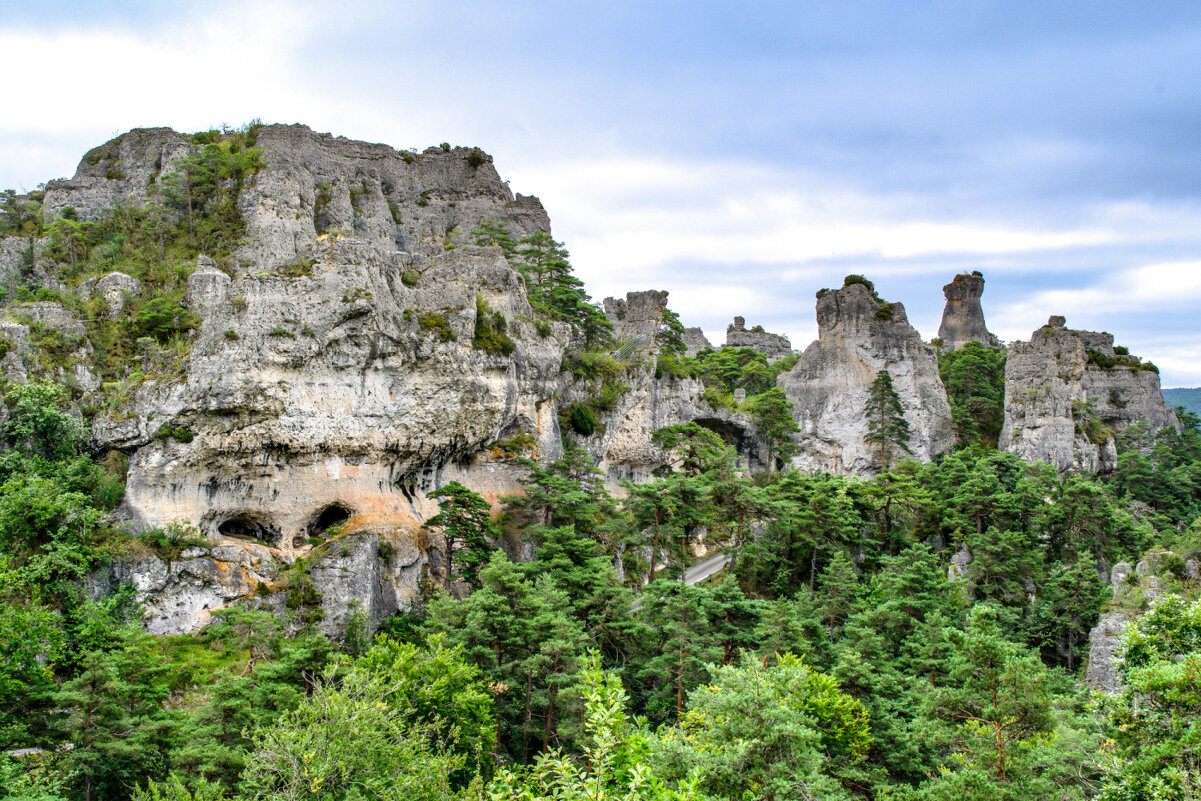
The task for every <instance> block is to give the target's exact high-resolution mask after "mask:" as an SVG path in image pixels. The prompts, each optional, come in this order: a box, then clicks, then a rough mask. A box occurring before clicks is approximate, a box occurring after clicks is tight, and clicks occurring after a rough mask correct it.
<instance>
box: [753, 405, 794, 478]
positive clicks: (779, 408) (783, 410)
mask: <svg viewBox="0 0 1201 801" xmlns="http://www.w3.org/2000/svg"><path fill="white" fill-rule="evenodd" d="M750 405H751V416H752V418H753V419H754V421H755V428H756V429H757V430H758V431H759V434H760V436H762V437H763V439H764V440H766V442H767V462H768V465H769V466H771V467H775V466H776V465H777V461H780V462H787V461H788V460H789V459H791V458H792V456H793V454H795V453H796V443H795V442H793V441H792V435H793V434H795V433H797V432H799V431H800V430H801V429H800V426H798V425H797V422H796V419H795V418H794V417H793V416H792V403H790V402H789V400H788V398H787V397H786V396H785V395H784V390H782V389H780V388H779V387H772V388H771V389H769V390H767V392H764V393H763V394H761V395H756V396H755V397H754V399H752V400H751V401H750Z"/></svg>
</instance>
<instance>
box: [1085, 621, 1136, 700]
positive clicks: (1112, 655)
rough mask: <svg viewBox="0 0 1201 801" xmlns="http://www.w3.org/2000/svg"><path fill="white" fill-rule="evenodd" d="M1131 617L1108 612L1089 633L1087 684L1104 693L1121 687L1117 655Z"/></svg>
mask: <svg viewBox="0 0 1201 801" xmlns="http://www.w3.org/2000/svg"><path fill="white" fill-rule="evenodd" d="M1129 622H1130V616H1129V615H1127V614H1126V613H1124V612H1107V613H1106V614H1104V615H1101V619H1100V620H1099V621H1098V622H1097V625H1096V626H1094V627H1093V629H1092V631H1090V632H1089V633H1088V642H1089V647H1088V672H1087V674H1086V676H1085V683H1086V684H1087V685H1088V686H1089V687H1091V688H1092V689H1094V690H1098V691H1100V692H1104V693H1112V692H1116V691H1117V690H1118V688H1119V687H1120V684H1121V683H1120V681H1119V680H1118V672H1117V653H1118V649H1119V646H1120V645H1121V643H1122V635H1123V634H1125V633H1126V624H1127V623H1129Z"/></svg>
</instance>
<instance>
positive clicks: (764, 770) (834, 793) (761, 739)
mask: <svg viewBox="0 0 1201 801" xmlns="http://www.w3.org/2000/svg"><path fill="white" fill-rule="evenodd" d="M770 662H771V663H772V664H770V665H769V664H765V662H764V661H760V660H758V659H755V658H753V657H749V656H748V657H747V658H745V659H744V660H743V661H742V663H741V664H739V665H728V666H724V667H720V668H718V669H717V670H715V671H714V674H713V678H712V681H711V682H710V683H709V684H706V685H703V686H701V687H699V688H698V689H697V690H696V691H695V692H694V693H693V694H692V695H691V697H690V698H689V699H688V711H687V713H685V715H684V716H683V718H682V719H681V721H680V726H679V728H678V729H667V730H664V731H663V733H662V734H661V735H660V737H659V739H658V740H657V741H656V742H655V743H654V745H653V757H652V765H654V766H656V767H657V772H659V773H661V774H663V775H665V776H668V777H677V778H684V777H686V776H687V775H688V774H689V773H690V772H698V773H699V778H700V789H701V790H703V791H705V792H706V793H709V794H710V795H712V796H715V797H718V798H756V799H763V801H776V800H777V799H780V800H781V801H782V800H783V799H793V798H806V797H807V798H827V799H850V798H851V797H852V796H851V794H850V793H849V792H847V791H846V790H845V789H843V787H842V786H841V783H840V781H839V779H840V778H842V777H843V776H846V777H847V778H848V779H849V778H850V777H851V776H855V775H856V774H857V773H858V767H859V766H860V765H861V764H862V763H863V761H864V759H865V757H866V756H867V751H868V746H869V744H870V741H871V738H870V733H869V726H868V717H867V712H866V711H865V710H864V708H863V705H862V704H860V703H859V701H857V700H855V699H854V698H852V697H851V696H849V695H847V694H846V693H843V692H842V691H841V690H840V689H839V687H838V683H837V682H836V681H835V680H834V679H833V678H831V677H830V676H827V675H826V674H824V673H820V672H818V671H816V670H813V669H811V668H809V667H808V666H807V665H805V663H804V661H803V660H802V659H801V658H800V657H797V656H795V655H793V654H781V655H779V656H777V657H775V658H774V659H771V660H770Z"/></svg>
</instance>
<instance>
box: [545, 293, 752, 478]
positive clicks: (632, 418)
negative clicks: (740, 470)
mask: <svg viewBox="0 0 1201 801" xmlns="http://www.w3.org/2000/svg"><path fill="white" fill-rule="evenodd" d="M666 308H667V293H666V292H659V291H650V292H630V293H628V294H627V295H626V297H625V298H624V299H614V298H607V299H606V300H605V311H606V314H607V316H608V317H609V319H610V321H611V322H612V323H613V327H614V330H615V332H616V335H617V339H618V340H619V341H621V342H624V343H625V344H624V345H623V346H622V347H621V348H620V349H619V352H620V353H621V354H622V355H623V357H624V358H626V359H627V361H628V362H629V363H631V368H630V369H628V370H627V371H626V373H625V374H624V375H623V376H622V378H621V381H622V383H623V385H625V386H626V387H627V389H626V391H625V392H624V393H622V395H621V397H620V398H618V399H617V401H616V402H615V404H614V407H613V408H612V409H610V410H608V411H606V412H604V413H603V414H602V415H601V416H600V425H599V427H598V429H597V431H596V433H595V434H594V435H592V436H590V437H587V438H585V439H584V440H583V441H582V443H581V444H582V445H583V446H584V447H585V448H586V449H587V450H588V451H589V452H590V453H592V454H593V456H594V458H595V459H596V461H597V466H598V467H599V468H600V469H601V470H602V471H603V472H604V474H605V480H606V483H607V484H608V486H609V488H610V490H611V491H613V492H615V493H617V494H619V495H621V494H624V492H625V490H624V489H623V488H622V486H621V482H623V481H632V482H634V483H639V482H644V481H649V480H651V478H652V477H653V476H652V473H653V471H654V470H655V468H657V467H660V466H662V465H663V464H664V463H665V462H667V461H668V455H667V454H665V453H664V452H663V451H662V450H661V449H660V448H659V447H657V446H656V445H654V444H653V443H652V442H651V435H652V434H653V433H654V432H655V431H657V430H658V429H660V428H664V427H665V426H672V425H679V424H681V423H688V422H694V421H695V422H697V423H699V424H700V425H703V426H705V427H706V428H709V429H710V430H712V431H715V432H717V433H718V434H720V435H721V436H722V437H723V439H725V440H726V442H727V443H729V444H730V445H732V446H733V447H734V448H735V449H736V450H737V451H738V453H739V456H740V458H741V460H742V465H743V467H745V468H748V469H749V468H761V467H763V466H764V464H765V463H766V462H765V460H766V458H767V453H766V447H765V445H764V443H763V442H762V440H761V438H760V437H759V435H758V433H757V432H756V430H755V425H754V423H753V422H752V421H751V419H750V416H749V415H747V414H744V413H742V412H737V411H732V410H730V409H713V408H712V407H711V406H710V405H709V404H708V403H707V402H706V401H705V400H704V399H703V397H702V393H703V392H704V390H705V387H704V384H702V383H701V382H700V381H698V380H696V379H694V378H682V379H676V378H672V377H671V376H669V375H664V376H661V377H659V378H656V377H655V372H656V371H655V360H656V357H657V356H658V345H657V343H656V342H655V337H654V334H655V333H656V332H657V331H658V330H659V328H660V326H661V325H662V322H663V311H664V310H665V309H666ZM643 343H645V344H643ZM632 348H634V349H632ZM595 391H596V387H595V386H593V385H591V384H589V383H587V382H577V383H576V384H574V385H572V386H570V387H567V388H566V389H565V390H564V391H563V392H562V393H561V398H560V400H561V402H562V403H563V404H564V405H566V404H571V403H579V402H586V401H587V399H588V398H589V397H590V396H591V395H593V394H594V393H595Z"/></svg>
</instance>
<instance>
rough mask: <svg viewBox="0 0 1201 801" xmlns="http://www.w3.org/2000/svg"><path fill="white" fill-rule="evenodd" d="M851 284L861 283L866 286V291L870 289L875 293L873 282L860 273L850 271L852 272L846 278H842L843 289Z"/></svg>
mask: <svg viewBox="0 0 1201 801" xmlns="http://www.w3.org/2000/svg"><path fill="white" fill-rule="evenodd" d="M851 284H863V285H864V286H865V287H867V288H868V291H870V292H871V293H872V294H873V295H874V294H876V285H875V284H873V283H872V282H871V281H869V280H867V279H866V278H864V277H863V276H862V275H859V274H858V273H852V274H850V275H848V276H847V277H846V278H844V279H842V288H843V289H846V288H847V287H849V286H850V285H851Z"/></svg>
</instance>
